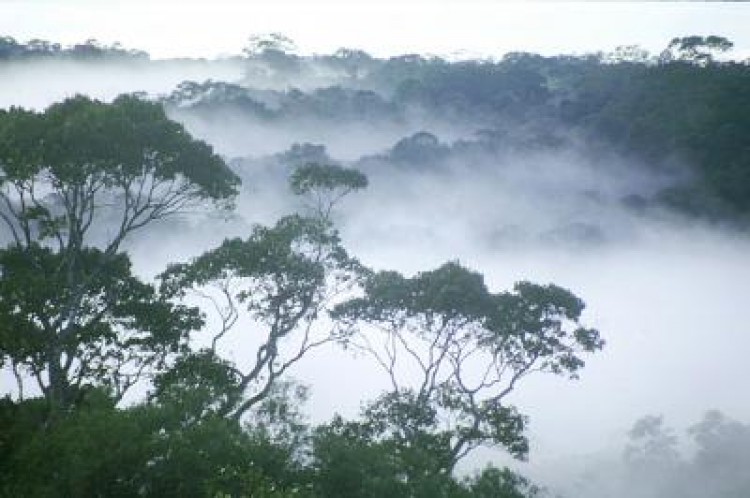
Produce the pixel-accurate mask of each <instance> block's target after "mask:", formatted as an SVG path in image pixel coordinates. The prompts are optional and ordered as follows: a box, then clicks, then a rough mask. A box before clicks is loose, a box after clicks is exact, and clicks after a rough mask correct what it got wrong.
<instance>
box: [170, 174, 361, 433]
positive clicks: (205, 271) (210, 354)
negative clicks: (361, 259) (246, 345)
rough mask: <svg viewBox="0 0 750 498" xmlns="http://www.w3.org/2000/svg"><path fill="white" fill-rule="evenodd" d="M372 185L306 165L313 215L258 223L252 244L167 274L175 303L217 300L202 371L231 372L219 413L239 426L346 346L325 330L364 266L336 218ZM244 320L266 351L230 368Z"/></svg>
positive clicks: (240, 242)
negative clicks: (314, 360) (285, 384)
mask: <svg viewBox="0 0 750 498" xmlns="http://www.w3.org/2000/svg"><path fill="white" fill-rule="evenodd" d="M366 184H367V179H366V177H365V176H364V175H362V173H360V172H358V171H355V170H348V169H345V168H341V167H338V166H321V165H315V164H310V165H307V166H303V167H301V168H299V169H297V170H296V171H295V173H294V174H293V175H292V179H291V186H292V190H293V191H294V192H295V193H296V194H298V195H303V196H304V195H309V196H311V197H312V199H313V201H314V204H312V205H311V206H310V207H311V214H310V215H309V216H304V215H299V214H296V215H289V216H285V217H283V218H281V219H280V220H279V221H278V222H277V223H276V224H275V225H273V226H271V227H267V226H260V225H258V226H256V227H255V228H254V229H253V231H252V233H251V235H250V236H249V237H248V238H246V239H240V238H235V239H229V240H225V241H224V242H223V243H222V244H221V245H220V246H219V247H218V248H216V249H213V250H210V251H208V252H206V253H205V254H203V255H201V256H199V257H197V258H195V259H193V260H192V261H191V262H189V263H183V264H174V265H170V267H169V268H168V269H167V271H165V272H164V273H163V274H162V275H161V280H162V290H163V292H165V293H166V294H167V295H170V296H174V297H183V296H185V295H186V294H187V293H190V292H192V293H197V294H198V295H199V296H201V297H203V298H205V299H207V300H208V301H209V302H210V303H211V305H212V308H213V311H214V312H215V316H216V317H217V318H218V321H219V323H220V326H219V327H218V328H217V330H216V331H215V333H214V335H213V338H212V340H211V345H210V348H208V349H207V350H206V351H204V352H203V353H200V354H199V356H198V357H195V358H194V361H196V362H197V363H195V365H194V366H198V367H199V368H200V369H203V370H204V371H207V372H210V375H212V376H215V375H216V374H217V372H224V373H219V374H218V375H219V376H220V377H221V378H222V382H221V384H222V385H223V386H224V389H226V391H225V393H224V395H222V397H221V398H220V402H219V404H218V406H217V407H216V413H218V414H220V415H222V416H231V417H234V418H235V419H238V420H239V419H240V418H241V417H242V416H243V415H244V414H245V413H247V412H248V410H250V409H251V408H253V407H254V406H256V405H258V404H259V403H261V402H262V401H263V400H264V399H266V398H267V397H268V394H269V393H270V392H271V391H272V389H273V388H274V386H275V384H276V383H277V382H278V381H279V379H280V378H281V377H282V375H283V374H284V373H285V372H286V371H287V370H288V369H289V368H290V367H292V366H293V365H294V364H295V363H297V362H298V361H299V360H301V359H302V358H303V357H304V356H306V355H307V354H308V353H309V352H310V351H312V350H314V349H317V348H319V347H321V346H324V345H326V344H329V343H332V342H335V341H336V340H338V336H337V334H336V331H335V327H333V326H330V325H329V326H328V327H324V330H320V329H319V328H316V325H318V324H319V323H320V322H321V321H322V319H323V318H326V315H327V314H328V312H329V311H330V310H331V309H332V306H333V305H334V304H335V303H336V301H337V300H340V298H341V296H342V295H343V294H344V293H346V292H348V291H350V290H351V289H352V288H353V286H354V285H355V284H356V278H357V276H358V274H359V273H360V272H361V267H360V265H359V263H358V261H357V260H356V259H354V258H352V257H351V256H349V254H348V253H347V252H346V251H345V250H344V248H343V247H342V246H341V241H340V238H339V235H338V233H337V231H336V230H335V229H334V228H333V225H332V223H331V221H330V219H329V217H330V214H331V210H332V208H333V207H334V205H335V204H336V203H338V202H339V201H340V200H341V199H342V198H343V196H345V195H346V194H348V193H350V192H352V191H354V190H358V189H360V188H363V187H364V186H365V185H366ZM243 312H245V313H243ZM243 314H244V315H245V317H246V319H247V320H245V322H242V327H243V328H244V329H249V330H251V331H252V333H249V334H248V340H249V341H254V342H255V343H256V344H257V349H256V354H255V355H254V356H252V355H251V358H244V359H242V360H240V361H238V362H237V364H228V363H226V362H222V361H221V360H220V359H219V358H218V356H216V352H217V350H218V347H219V344H220V342H221V341H222V339H224V338H225V337H226V336H227V334H228V333H229V332H230V331H231V330H232V329H233V328H236V326H237V324H238V322H240V317H241V315H243ZM247 322H250V323H247ZM246 333H247V332H246ZM205 369H207V370H205ZM190 371H192V370H190ZM178 378H179V376H178ZM191 385H194V383H191ZM214 401H216V399H214Z"/></svg>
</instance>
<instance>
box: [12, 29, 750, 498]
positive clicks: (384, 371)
mask: <svg viewBox="0 0 750 498" xmlns="http://www.w3.org/2000/svg"><path fill="white" fill-rule="evenodd" d="M732 46H733V44H732V42H731V41H730V40H728V39H726V38H724V37H721V36H684V37H677V38H674V39H672V40H665V44H664V50H663V51H662V52H661V53H658V54H650V53H648V52H647V51H646V50H644V49H642V48H640V47H638V46H636V45H632V46H623V47H618V48H617V49H616V50H614V51H612V52H597V53H591V54H584V55H557V56H543V55H538V54H534V53H528V52H513V53H508V54H506V55H504V56H502V57H499V58H496V59H478V58H477V59H455V60H454V59H447V58H441V57H438V56H428V55H419V54H407V55H400V56H393V57H376V56H374V55H371V54H368V53H367V52H365V51H362V50H357V49H348V48H346V49H344V48H342V49H340V50H338V51H336V52H335V53H332V54H329V55H323V54H315V55H300V53H299V51H298V50H297V49H296V47H295V46H294V42H293V41H292V40H291V39H289V38H287V37H286V36H284V35H281V34H271V35H262V36H254V37H252V38H251V39H250V41H249V43H248V45H247V46H246V47H245V48H244V50H243V52H242V55H236V56H225V57H217V58H215V59H196V58H184V59H156V58H152V57H150V56H149V54H148V53H146V52H144V51H141V50H132V49H126V48H124V47H123V46H121V45H120V44H114V45H103V44H101V43H99V42H96V41H95V40H88V41H86V42H83V43H80V44H76V45H71V46H62V45H61V44H58V43H54V42H48V41H45V40H30V41H25V42H23V41H18V40H15V39H14V38H11V37H0V75H1V77H0V241H1V242H2V248H1V249H0V381H1V383H0V387H1V388H0V396H2V398H0V497H6V496H7V497H59V496H63V497H68V496H69V497H105V496H106V497H110V496H113V497H116V496H123V497H126V496H175V497H177V496H179V497H192V496H195V497H210V498H224V497H263V498H282V497H286V498H288V497H293V496H294V497H309V498H329V497H330V498H335V497H341V498H353V497H373V498H375V497H383V496H393V497H414V498H417V497H424V498H428V497H429V498H432V497H436V498H439V497H445V498H469V497H477V498H490V497H496V498H531V497H537V498H543V497H549V498H552V497H560V498H563V497H566V498H595V497H596V498H602V497H605V498H606V497H612V498H624V497H629V498H650V497H654V498H656V497H661V498H677V497H680V498H690V497H695V498H698V497H701V498H706V497H711V498H741V497H748V496H750V472H748V469H750V405H748V403H747V401H746V399H745V398H744V396H743V395H742V392H743V388H742V385H744V383H745V381H744V379H745V378H746V376H747V374H746V371H745V368H744V365H745V364H746V362H747V358H746V357H747V351H748V348H750V333H748V332H750V331H748V329H747V325H746V323H747V319H746V316H745V315H746V313H745V306H746V300H747V296H748V295H750V283H749V282H750V257H749V256H748V255H750V236H749V231H748V228H749V227H750V147H749V146H748V144H749V143H750V142H748V138H747V137H749V136H750V64H748V61H744V62H743V61H737V60H733V59H731V58H730V56H731V53H732Z"/></svg>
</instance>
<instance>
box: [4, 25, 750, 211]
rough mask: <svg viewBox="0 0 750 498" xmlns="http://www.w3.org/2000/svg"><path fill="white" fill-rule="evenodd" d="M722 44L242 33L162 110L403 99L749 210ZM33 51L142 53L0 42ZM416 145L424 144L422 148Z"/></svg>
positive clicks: (489, 139)
mask: <svg viewBox="0 0 750 498" xmlns="http://www.w3.org/2000/svg"><path fill="white" fill-rule="evenodd" d="M731 48H732V43H731V42H730V41H729V40H727V39H726V38H723V37H719V36H707V37H703V36H689V37H684V38H675V39H673V40H671V41H670V42H669V43H668V44H667V46H666V48H665V49H664V51H662V52H661V53H660V54H658V55H651V54H649V53H648V52H647V51H645V50H643V49H641V48H639V47H637V46H626V47H619V48H618V49H616V50H615V51H613V52H611V53H596V54H588V55H582V56H570V55H560V56H552V57H545V56H541V55H537V54H532V53H510V54H506V55H505V56H504V57H502V58H501V59H499V60H467V61H449V60H446V59H443V58H440V57H433V56H421V55H413V54H412V55H402V56H397V57H390V58H376V57H373V56H371V55H370V54H368V53H366V52H364V51H361V50H352V49H340V50H338V51H337V52H335V53H334V54H330V55H311V56H302V55H298V54H296V53H294V50H295V49H294V45H293V42H291V40H289V39H288V38H285V37H283V36H282V35H278V34H274V35H271V36H267V37H265V38H264V37H255V38H252V39H251V41H250V45H249V46H248V47H246V48H245V49H244V56H243V57H242V58H240V57H237V60H238V61H240V62H242V61H244V63H245V64H246V71H245V75H246V76H245V79H244V80H243V81H238V82H231V83H228V82H214V81H207V82H185V83H183V84H182V85H180V87H179V88H178V89H176V90H175V91H174V92H173V93H172V94H171V95H169V96H167V97H166V98H165V103H166V105H167V106H171V107H173V108H175V109H179V110H180V112H184V113H192V114H193V115H195V116H196V117H212V116H215V117H219V116H223V115H224V113H226V112H228V111H232V112H234V113H239V114H241V115H243V114H244V115H246V117H247V118H249V119H253V120H261V121H263V122H269V123H281V124H284V123H291V122H296V121H298V120H299V119H300V118H313V119H316V120H323V121H326V122H328V123H336V124H340V123H346V122H374V121H384V120H385V121H389V122H400V121H403V120H404V119H405V116H406V115H407V113H409V112H410V111H413V110H414V109H419V110H420V111H421V112H424V113H426V114H427V115H429V116H432V117H434V118H435V119H443V120H446V121H448V122H451V123H467V124H469V125H470V126H471V127H473V128H474V129H476V130H477V131H478V132H480V133H481V135H480V138H481V141H482V143H485V144H489V146H491V147H495V148H496V147H500V146H502V145H503V144H505V145H507V144H508V143H510V141H515V142H514V143H516V142H518V141H519V140H520V141H522V142H523V143H524V144H526V146H540V147H555V146H560V147H563V146H565V144H566V143H567V142H566V140H569V139H571V138H575V139H576V140H583V142H584V143H586V144H587V146H589V147H590V148H591V149H592V150H593V151H596V150H601V151H615V152H617V153H619V154H622V155H624V156H626V157H631V158H633V159H634V160H635V161H636V162H637V163H639V164H643V165H645V166H646V167H649V168H654V169H656V170H667V169H669V170H670V171H675V170H676V171H677V172H678V173H680V174H682V176H684V177H685V178H692V179H691V180H689V181H687V182H682V183H681V185H680V186H679V187H670V188H669V189H666V190H664V191H662V192H661V193H660V194H659V195H658V197H657V198H656V199H653V200H655V201H657V202H659V203H661V204H665V205H668V206H671V207H674V208H676V209H678V210H680V211H682V212H685V213H689V214H692V215H697V216H701V217H709V218H715V219H723V220H740V219H742V220H744V219H746V218H747V216H748V214H750V147H748V145H747V144H748V140H747V137H748V136H750V133H749V132H750V65H748V63H747V61H744V62H737V61H726V60H720V57H719V56H720V54H721V53H724V52H727V51H728V50H730V49H731ZM33 54H38V55H55V54H60V55H65V54H69V55H74V56H79V55H80V56H83V57H90V56H96V55H108V54H114V55H126V56H129V57H142V58H147V57H148V55H147V54H146V53H144V52H140V51H133V50H125V49H123V48H122V47H121V46H120V45H118V44H115V45H112V46H102V45H99V44H98V43H97V42H95V41H93V40H89V41H87V42H85V43H84V44H81V45H75V46H73V47H70V48H60V46H59V45H58V44H52V43H49V42H46V41H40V40H32V41H30V42H28V43H26V44H20V43H17V42H16V41H15V40H13V39H12V38H0V59H2V58H6V59H7V58H10V57H24V56H31V55H33ZM428 145H429V144H428Z"/></svg>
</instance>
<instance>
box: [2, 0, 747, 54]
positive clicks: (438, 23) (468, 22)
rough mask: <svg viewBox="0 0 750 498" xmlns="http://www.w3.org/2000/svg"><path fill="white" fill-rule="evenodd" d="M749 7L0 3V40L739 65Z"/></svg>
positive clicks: (354, 1) (358, 0)
mask: <svg viewBox="0 0 750 498" xmlns="http://www.w3.org/2000/svg"><path fill="white" fill-rule="evenodd" d="M749 23H750V3H741V2H732V3H722V2H709V3H702V2H596V3H595V2H557V1H550V2H504V1H490V0H474V1H458V0H433V1H427V0H404V1H398V2H397V1H395V0H385V1H383V0H381V1H378V2H374V1H370V0H367V1H365V0H350V1H346V2H345V1H342V0H326V1H320V2H318V1H316V2H310V1H307V2H305V1H301V0H275V1H273V2H271V1H260V0H246V1H242V2H240V1H232V0H215V1H211V2H206V1H197V0H193V1H182V2H178V1H173V0H171V1H161V2H147V1H145V0H131V1H129V2H119V1H113V0H98V1H93V0H68V1H65V2H63V1H52V0H24V1H21V0H0V34H4V35H10V36H13V37H15V38H16V39H19V40H24V41H25V40H28V39H31V38H42V39H48V40H52V41H57V42H61V43H63V44H71V43H76V42H81V41H83V40H85V39H88V38H96V39H98V40H100V41H102V42H105V43H112V42H115V41H119V42H122V43H123V44H124V45H125V46H127V47H129V48H138V49H144V50H147V51H148V52H149V53H151V54H152V56H153V57H155V58H168V57H215V56H217V55H228V54H237V53H239V52H240V50H241V48H242V47H243V46H245V45H246V42H247V39H248V37H249V36H250V35H251V34H254V33H256V34H257V33H268V32H281V33H284V34H286V35H287V36H289V37H291V38H292V39H293V40H295V42H296V43H297V45H298V47H299V49H300V52H301V53H330V52H332V51H334V50H336V49H337V48H340V47H342V46H346V47H349V48H358V49H364V50H366V51H368V52H370V53H372V54H375V55H379V56H389V55H395V54H403V53H415V52H416V53H429V54H435V55H441V56H452V57H465V56H501V55H502V54H503V53H506V52H511V51H531V52H538V53H543V54H559V53H578V54H580V53H586V52H592V51H596V50H604V51H608V50H612V49H614V48H615V47H617V46H619V45H628V44H639V45H641V46H643V47H645V48H647V49H649V50H650V51H652V52H656V53H658V52H659V51H661V50H662V49H663V48H665V47H666V45H667V43H668V42H669V40H670V39H671V38H672V37H674V36H686V35H694V34H702V35H707V34H718V35H722V36H726V37H727V38H729V39H730V40H732V41H734V42H735V57H737V58H739V59H744V58H746V57H750V32H749V31H748V30H747V29H746V27H747V25H748V24H749Z"/></svg>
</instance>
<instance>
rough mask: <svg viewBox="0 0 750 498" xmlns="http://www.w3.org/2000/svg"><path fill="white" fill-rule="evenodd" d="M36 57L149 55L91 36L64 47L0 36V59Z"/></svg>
mask: <svg viewBox="0 0 750 498" xmlns="http://www.w3.org/2000/svg"><path fill="white" fill-rule="evenodd" d="M37 57H72V58H76V59H89V58H102V57H127V58H135V59H148V58H149V55H148V54H147V53H146V52H144V51H142V50H132V49H126V48H124V47H123V46H122V45H121V44H120V43H113V44H112V45H104V44H102V43H100V42H98V41H97V40H95V39H93V38H91V39H88V40H86V41H84V42H82V43H77V44H74V45H70V46H67V47H64V46H62V45H61V44H59V43H54V42H50V41H48V40H40V39H33V40H29V41H27V42H26V43H23V42H20V41H17V40H16V39H15V38H13V37H11V36H2V37H0V60H8V59H26V58H37Z"/></svg>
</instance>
